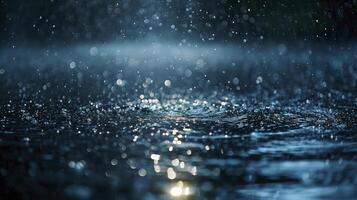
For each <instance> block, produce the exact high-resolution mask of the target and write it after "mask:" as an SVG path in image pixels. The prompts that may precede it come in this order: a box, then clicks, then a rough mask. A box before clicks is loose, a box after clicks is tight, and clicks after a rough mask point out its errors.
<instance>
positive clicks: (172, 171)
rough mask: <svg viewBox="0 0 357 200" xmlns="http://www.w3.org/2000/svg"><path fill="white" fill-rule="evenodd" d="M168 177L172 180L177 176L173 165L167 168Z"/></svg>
mask: <svg viewBox="0 0 357 200" xmlns="http://www.w3.org/2000/svg"><path fill="white" fill-rule="evenodd" d="M167 178H169V179H171V180H173V179H175V178H176V172H175V170H174V169H173V168H172V167H169V168H168V169H167Z"/></svg>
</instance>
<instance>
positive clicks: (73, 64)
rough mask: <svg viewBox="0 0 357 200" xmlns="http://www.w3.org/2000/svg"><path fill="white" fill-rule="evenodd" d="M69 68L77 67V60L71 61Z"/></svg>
mask: <svg viewBox="0 0 357 200" xmlns="http://www.w3.org/2000/svg"><path fill="white" fill-rule="evenodd" d="M69 68H71V69H74V68H76V62H74V61H72V62H71V63H69Z"/></svg>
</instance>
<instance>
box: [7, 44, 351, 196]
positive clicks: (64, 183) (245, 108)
mask: <svg viewBox="0 0 357 200" xmlns="http://www.w3.org/2000/svg"><path fill="white" fill-rule="evenodd" d="M263 47H264V48H263ZM356 55H357V49H356V46H355V45H353V44H351V45H350V46H348V47H346V45H344V46H343V48H342V47H340V46H339V45H337V44H331V45H322V44H306V43H304V44H301V43H296V44H291V45H286V44H279V43H278V44H276V43H272V44H265V45H263V46H259V45H246V46H235V45H231V46H224V45H218V44H217V45H208V46H197V47H196V46H181V47H177V45H174V44H146V43H144V44H108V45H94V44H93V45H78V46H72V47H58V46H54V47H48V48H25V47H22V48H19V47H15V48H3V49H2V50H0V92H1V93H0V95H1V96H0V102H1V104H0V105H1V108H0V112H1V115H0V116H1V118H0V152H1V153H0V175H1V181H0V186H1V187H0V194H1V196H2V197H4V198H5V199H9V198H13V199H42V198H47V199H50V198H51V199H63V198H69V199H356V198H357V190H356V188H357V175H356V174H357V96H356V94H357V61H356V59H357V58H356Z"/></svg>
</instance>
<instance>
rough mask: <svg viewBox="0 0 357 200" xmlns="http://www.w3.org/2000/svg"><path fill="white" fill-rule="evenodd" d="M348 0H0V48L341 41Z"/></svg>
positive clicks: (349, 14) (354, 6) (354, 8)
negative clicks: (102, 43) (109, 43)
mask: <svg viewBox="0 0 357 200" xmlns="http://www.w3.org/2000/svg"><path fill="white" fill-rule="evenodd" d="M356 12H357V1H356V0H316V1H310V0H301V1H292V0H281V1H266V0H254V1H249V0H210V1H207V0H92V1H84V0H38V1H26V0H11V1H8V0H1V7H0V24H1V25H0V27H1V32H0V34H1V37H0V38H1V43H2V44H8V43H13V42H16V43H24V42H26V43H41V44H44V43H45V42H50V43H51V42H61V43H66V42H83V41H113V40H114V41H123V40H143V39H144V40H153V41H155V40H157V39H161V40H162V39H166V40H175V41H177V40H178V41H183V42H185V41H195V42H198V41H201V42H207V41H210V42H215V41H219V42H222V41H223V42H247V41H252V40H254V41H259V40H264V39H270V40H272V39H273V40H295V39H299V40H314V41H315V40H317V41H321V40H330V41H341V40H342V41H343V40H349V39H355V37H356V36H357V23H356V20H357V14H356Z"/></svg>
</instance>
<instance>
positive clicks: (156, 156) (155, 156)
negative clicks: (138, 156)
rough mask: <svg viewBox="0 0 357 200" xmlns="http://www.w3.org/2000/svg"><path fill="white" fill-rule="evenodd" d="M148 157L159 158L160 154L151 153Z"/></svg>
mask: <svg viewBox="0 0 357 200" xmlns="http://www.w3.org/2000/svg"><path fill="white" fill-rule="evenodd" d="M150 158H151V159H153V160H160V155H159V154H151V156H150Z"/></svg>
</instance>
